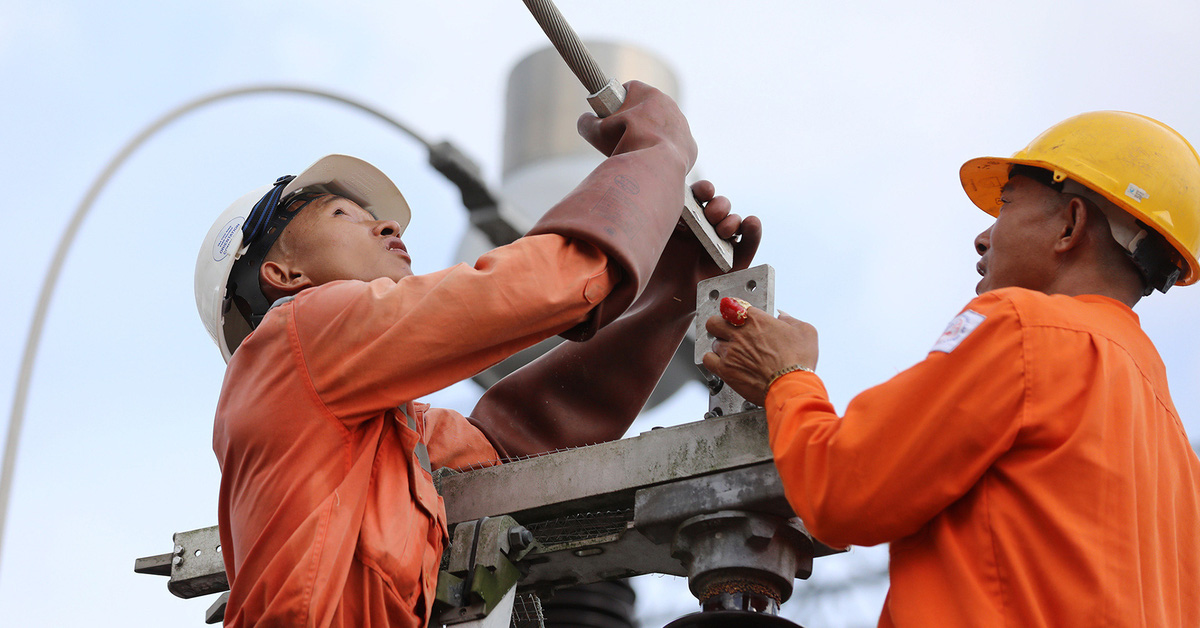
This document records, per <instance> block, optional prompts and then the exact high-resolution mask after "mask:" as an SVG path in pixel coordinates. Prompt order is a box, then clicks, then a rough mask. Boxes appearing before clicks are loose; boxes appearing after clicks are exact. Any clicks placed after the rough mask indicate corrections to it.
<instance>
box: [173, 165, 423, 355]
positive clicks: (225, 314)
mask: <svg viewBox="0 0 1200 628" xmlns="http://www.w3.org/2000/svg"><path fill="white" fill-rule="evenodd" d="M302 190H313V191H319V192H327V193H332V194H337V195H339V196H344V197H346V198H348V199H350V200H352V201H354V202H355V203H357V204H358V205H359V206H361V207H362V208H363V209H365V210H367V211H369V212H371V213H372V214H374V215H375V217H376V218H379V219H383V220H395V221H396V222H397V223H399V224H400V233H397V234H396V235H398V236H399V235H401V234H403V233H404V229H405V227H407V226H408V221H409V218H410V217H411V215H412V212H411V211H410V210H409V208H408V202H407V201H405V200H404V196H403V195H402V194H400V190H399V189H397V188H396V184H394V183H392V181H391V179H389V178H388V177H387V175H385V174H383V173H382V172H380V171H379V169H378V168H376V167H375V166H372V165H371V164H369V163H367V162H365V161H363V160H361V159H357V158H354V157H349V156H347V155H328V156H325V157H322V158H320V159H318V160H317V161H316V163H314V164H313V165H311V166H309V167H308V168H306V169H305V170H304V171H303V172H301V173H300V174H299V175H297V176H296V177H294V178H292V177H280V178H279V179H278V180H276V182H275V184H273V185H266V186H263V187H261V188H258V189H256V190H254V191H252V192H250V193H248V194H246V195H245V196H243V197H241V198H239V199H238V200H236V201H234V202H233V204H232V205H230V206H229V207H228V208H227V209H226V210H225V211H224V212H222V213H221V215H220V217H218V218H217V220H216V222H214V223H213V225H212V228H210V229H209V230H208V235H207V236H205V237H204V243H203V244H202V245H201V246H200V253H199V255H198V256H197V257H196V309H197V310H198V311H199V312H200V320H201V321H203V322H204V327H205V328H206V329H208V334H209V335H210V336H212V338H213V340H214V341H215V342H216V343H217V347H219V348H220V349H221V356H222V357H224V358H225V361H226V362H228V361H229V358H230V357H231V356H232V355H233V352H234V351H235V350H236V349H237V348H238V345H240V344H241V342H242V340H243V339H245V337H246V336H248V335H249V334H250V332H251V331H253V329H254V324H255V323H253V322H252V321H251V320H250V318H248V317H247V315H246V313H245V312H244V311H243V310H242V307H238V306H237V305H235V304H234V299H233V297H234V294H233V293H232V292H231V291H230V290H228V287H229V278H230V274H231V273H232V272H233V270H234V263H235V262H236V261H237V260H239V259H241V258H242V257H243V256H245V255H246V254H247V252H248V251H249V250H250V248H251V246H253V245H254V244H255V243H256V242H264V239H263V237H261V236H260V235H259V234H261V233H263V232H264V231H265V230H266V228H267V227H268V226H269V225H268V224H267V223H271V221H272V215H274V214H275V209H276V208H277V207H280V206H283V205H286V201H287V199H288V197H289V196H291V195H292V194H293V193H295V192H299V191H302ZM281 201H282V202H281ZM252 214H253V215H252ZM280 214H282V212H281V213H280ZM288 218H290V217H285V216H282V215H280V216H279V217H278V219H277V220H276V221H275V223H274V224H275V225H276V226H277V227H278V230H279V231H282V228H283V227H284V226H286V222H285V221H286V220H287V219H288ZM247 219H252V222H255V223H257V226H256V228H255V229H254V232H253V233H247V231H248V230H244V229H243V226H244V225H245V224H246V222H247ZM247 235H250V236H251V240H252V241H250V242H246V243H245V244H244V245H243V240H244V238H245V236H247ZM273 235H274V236H276V237H277V236H278V233H274V234H273ZM269 242H274V237H272V238H271V239H270V241H269ZM269 242H264V243H265V244H266V247H267V248H268V249H269V248H270V244H269ZM261 254H263V255H265V254H266V251H261ZM259 263H261V260H260V262H259ZM250 270H252V272H253V275H254V276H255V277H257V273H258V269H257V268H254V269H250ZM247 283H250V282H247ZM252 283H254V285H253V286H249V287H248V289H250V290H252V291H253V292H255V293H258V285H257V279H255V280H254V282H252ZM265 313H266V311H265V310H263V311H261V312H256V314H257V315H258V316H262V315H263V314H265Z"/></svg>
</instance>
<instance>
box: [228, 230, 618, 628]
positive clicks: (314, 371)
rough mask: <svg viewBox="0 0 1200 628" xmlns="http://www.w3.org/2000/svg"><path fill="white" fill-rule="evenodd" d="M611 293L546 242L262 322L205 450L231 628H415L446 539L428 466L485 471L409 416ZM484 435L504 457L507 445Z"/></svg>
mask: <svg viewBox="0 0 1200 628" xmlns="http://www.w3.org/2000/svg"><path fill="white" fill-rule="evenodd" d="M617 278H618V275H617V273H616V271H612V270H610V269H609V265H608V258H607V257H606V256H605V255H604V254H603V253H601V252H600V251H599V250H598V249H596V248H595V247H594V246H592V245H590V244H588V243H586V242H582V241H579V240H569V239H566V238H563V237H561V236H558V235H541V236H533V237H527V238H523V239H521V240H519V241H517V242H516V243H514V244H512V245H509V246H506V247H502V248H500V249H497V250H495V251H493V252H491V253H489V254H487V255H485V256H484V257H482V258H480V260H479V261H478V262H477V263H476V265H475V267H473V268H472V267H470V266H467V265H462V264H460V265H458V266H455V267H452V268H449V269H447V270H444V271H441V272H437V273H432V274H429V275H422V276H414V277H406V278H404V279H402V280H400V281H398V282H397V281H393V280H391V279H386V278H384V279H377V280H375V281H372V282H369V283H367V282H361V281H338V282H333V283H329V284H325V285H322V286H319V287H315V288H310V289H308V290H305V291H303V292H301V293H300V294H298V295H297V296H296V297H295V298H294V299H292V300H291V301H288V302H286V303H284V304H282V305H277V306H276V307H275V308H274V309H272V310H271V311H270V312H269V313H268V314H267V316H266V317H265V318H264V320H263V322H262V324H261V325H259V327H258V328H257V329H256V330H255V331H254V333H252V334H251V335H250V336H249V337H248V338H247V339H246V340H245V341H244V342H243V343H242V345H241V346H240V347H239V348H238V350H237V352H236V353H234V355H233V358H232V359H231V360H230V362H229V367H228V370H227V371H226V376H225V382H224V385H223V387H222V391H221V399H220V402H219V404H218V407H217V415H216V422H215V426H214V432H213V449H214V451H215V452H216V455H217V460H218V461H219V463H220V466H221V493H220V503H219V523H220V535H221V545H222V550H223V553H224V561H225V569H226V573H227V574H228V576H229V580H230V585H231V589H230V596H229V601H228V605H227V607H226V611H225V612H226V614H225V624H226V625H227V626H241V627H248V626H320V627H327V626H346V627H354V628H370V627H376V628H378V627H380V626H389V627H393V628H394V627H406V628H407V627H412V628H415V627H417V626H424V625H426V622H427V621H428V618H429V614H430V606H431V604H432V602H433V596H434V589H435V587H436V584H437V571H438V565H439V563H440V560H441V554H442V549H443V546H444V543H445V541H446V524H445V511H444V507H443V504H442V500H441V497H440V496H439V495H438V494H437V492H436V491H435V490H434V487H433V483H432V479H431V477H430V474H429V471H427V470H426V469H425V468H423V465H422V464H421V459H422V458H423V454H424V452H425V450H426V448H427V451H428V456H429V458H430V460H431V461H432V466H433V467H434V468H437V467H439V466H448V467H460V466H466V465H470V464H474V463H479V462H490V461H494V460H495V459H496V458H497V454H496V449H495V448H494V447H493V445H492V444H491V443H490V442H489V440H488V439H487V438H486V437H485V436H484V435H483V433H482V432H481V431H480V430H479V429H478V428H476V427H475V426H474V425H473V424H472V423H471V422H470V421H468V419H466V418H464V417H463V416H462V415H460V414H458V413H456V412H452V411H448V410H438V409H430V408H429V407H428V406H426V405H424V404H419V403H414V402H413V400H414V399H417V398H419V397H421V396H422V395H426V394H429V393H431V392H433V391H436V390H438V389H440V388H443V387H445V386H448V385H450V384H452V383H455V382H457V381H460V380H462V379H465V378H467V377H470V376H472V375H474V374H475V373H477V372H479V371H481V370H483V369H484V368H487V367H488V366H490V365H492V364H494V363H496V362H498V361H500V360H501V359H503V358H505V357H507V356H509V355H511V354H512V353H514V352H516V351H518V350H520V349H523V348H525V347H527V346H530V345H532V344H534V343H536V342H537V341H540V340H542V339H544V338H547V337H550V336H553V335H555V334H557V333H561V332H563V331H565V330H567V329H569V328H571V327H573V326H574V325H576V324H578V323H580V322H582V321H584V320H585V319H586V318H587V316H588V313H589V311H591V310H592V309H593V308H594V306H595V304H596V303H597V302H598V301H599V300H601V299H603V298H604V297H605V295H607V294H608V293H609V292H610V291H611V290H612V288H613V286H614V285H615V282H616V280H617ZM478 420H480V421H483V422H486V417H479V418H478ZM487 428H488V431H489V433H491V434H492V435H493V436H495V435H500V437H499V439H498V443H497V444H498V445H500V446H503V445H504V442H503V433H504V431H505V429H507V428H506V427H505V426H490V425H489V426H487Z"/></svg>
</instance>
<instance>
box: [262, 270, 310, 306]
mask: <svg viewBox="0 0 1200 628" xmlns="http://www.w3.org/2000/svg"><path fill="white" fill-rule="evenodd" d="M258 281H259V284H260V285H261V287H262V291H263V295H264V296H266V297H267V298H269V299H272V300H274V299H278V298H282V297H287V296H292V295H293V294H297V293H299V292H300V291H301V290H303V289H305V288H309V287H312V285H313V283H312V280H311V279H309V278H308V275H305V274H304V271H303V270H301V269H300V268H298V267H293V266H292V265H291V264H288V263H287V262H276V261H267V262H263V263H262V266H260V267H259V269H258Z"/></svg>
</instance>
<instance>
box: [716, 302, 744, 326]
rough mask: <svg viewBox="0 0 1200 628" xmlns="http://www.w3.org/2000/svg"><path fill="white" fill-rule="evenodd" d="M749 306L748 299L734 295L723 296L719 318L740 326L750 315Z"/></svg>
mask: <svg viewBox="0 0 1200 628" xmlns="http://www.w3.org/2000/svg"><path fill="white" fill-rule="evenodd" d="M749 308H750V302H749V301H743V300H741V299H738V298H736V297H725V298H723V299H721V318H723V319H725V320H726V321H728V322H729V324H730V325H733V326H734V327H741V326H742V325H745V324H746V319H747V318H749V317H750V312H749Z"/></svg>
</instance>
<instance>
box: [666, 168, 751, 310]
mask: <svg viewBox="0 0 1200 628" xmlns="http://www.w3.org/2000/svg"><path fill="white" fill-rule="evenodd" d="M692 194H693V195H694V196H695V197H696V200H697V201H699V203H700V204H701V205H702V206H703V207H704V216H705V217H706V218H708V222H709V223H710V224H712V225H713V228H714V229H715V230H716V232H717V235H718V236H720V237H721V238H722V239H724V240H728V239H731V238H737V239H736V240H735V241H734V245H733V270H743V269H746V268H749V267H750V264H751V263H752V262H753V261H754V254H755V253H757V252H758V245H759V243H761V242H762V221H760V220H759V219H758V217H757V216H747V217H746V218H744V219H743V218H742V217H741V216H739V215H737V214H734V213H732V211H731V210H732V204H731V203H730V202H729V199H728V198H725V197H724V196H717V195H716V186H714V185H713V184H712V182H710V181H697V182H696V183H693V184H692ZM706 203H707V204H706ZM720 274H722V273H721V269H720V268H718V267H717V265H716V263H715V262H713V261H712V257H710V256H709V255H708V253H707V252H705V250H704V247H703V245H701V244H700V241H699V240H697V239H696V236H695V235H694V234H693V233H692V231H691V229H689V228H688V227H687V225H685V224H683V223H680V224H678V225H677V226H676V228H675V232H674V233H672V234H671V238H670V239H669V240H668V241H667V246H666V247H665V248H664V250H663V254H662V256H661V257H660V258H659V260H658V266H656V267H655V269H654V275H653V276H652V277H651V279H650V282H649V284H648V285H647V286H646V291H645V294H644V295H643V298H645V297H650V296H652V294H651V293H655V294H656V295H657V296H655V298H661V299H667V298H670V299H671V301H672V302H674V303H676V304H678V306H679V309H678V311H679V312H680V313H682V314H687V315H690V314H692V313H693V312H695V311H696V284H698V283H700V282H701V281H703V280H705V279H708V278H710V277H716V276H717V275H720Z"/></svg>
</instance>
